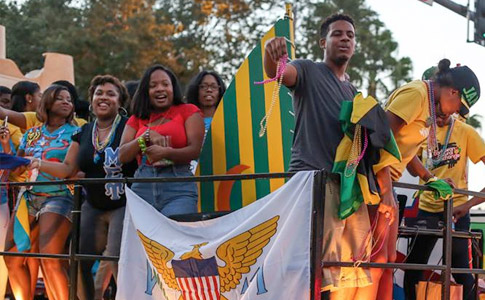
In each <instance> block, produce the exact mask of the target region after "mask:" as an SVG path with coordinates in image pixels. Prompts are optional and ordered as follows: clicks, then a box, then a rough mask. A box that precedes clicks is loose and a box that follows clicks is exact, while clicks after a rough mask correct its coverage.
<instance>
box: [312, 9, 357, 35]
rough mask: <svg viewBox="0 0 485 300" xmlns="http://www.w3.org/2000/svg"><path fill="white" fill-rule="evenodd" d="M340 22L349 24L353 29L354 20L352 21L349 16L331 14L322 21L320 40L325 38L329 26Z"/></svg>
mask: <svg viewBox="0 0 485 300" xmlns="http://www.w3.org/2000/svg"><path fill="white" fill-rule="evenodd" d="M340 20H342V21H347V22H349V23H350V24H352V27H354V29H355V23H354V19H352V17H351V16H349V15H347V14H333V15H331V16H329V17H327V18H326V19H325V20H323V22H322V25H320V38H325V37H326V36H327V34H328V28H329V27H330V24H332V23H333V22H336V21H340Z"/></svg>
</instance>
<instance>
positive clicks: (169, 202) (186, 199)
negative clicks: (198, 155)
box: [131, 164, 198, 216]
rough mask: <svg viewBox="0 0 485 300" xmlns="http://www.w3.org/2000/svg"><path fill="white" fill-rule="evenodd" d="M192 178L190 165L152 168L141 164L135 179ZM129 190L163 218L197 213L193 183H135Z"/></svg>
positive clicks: (195, 189)
mask: <svg viewBox="0 0 485 300" xmlns="http://www.w3.org/2000/svg"><path fill="white" fill-rule="evenodd" d="M186 176H193V174H192V172H191V171H190V165H173V166H168V167H153V166H148V165H145V164H142V165H141V166H139V167H138V169H137V170H136V172H135V178H146V177H162V178H167V177H168V178H173V177H186ZM131 189H132V190H133V192H135V193H136V194H137V195H138V196H140V197H141V198H143V199H144V200H145V201H146V202H148V203H150V204H151V205H152V206H153V207H155V209H156V210H158V211H159V212H161V213H162V214H163V215H165V216H171V215H179V214H189V213H196V212H197V198H198V197H197V183H195V182H135V183H133V184H132V185H131Z"/></svg>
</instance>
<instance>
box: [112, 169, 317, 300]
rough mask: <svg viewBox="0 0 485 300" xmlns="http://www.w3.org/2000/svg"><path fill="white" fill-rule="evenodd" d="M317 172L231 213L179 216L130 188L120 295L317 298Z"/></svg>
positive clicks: (183, 299)
mask: <svg viewBox="0 0 485 300" xmlns="http://www.w3.org/2000/svg"><path fill="white" fill-rule="evenodd" d="M313 176H314V173H313V172H300V173H298V174H296V175H295V176H293V178H292V179H290V180H289V181H288V182H287V183H286V184H285V185H283V186H282V187H281V188H279V189H278V190H276V191H275V192H273V193H271V194H270V195H268V196H266V197H264V198H262V199H260V200H258V201H256V202H254V203H252V204H250V205H248V206H246V207H243V208H241V209H239V210H237V211H235V212H233V213H230V214H228V215H225V216H222V217H219V218H216V219H212V220H208V221H200V222H188V223H184V222H176V221H173V220H171V219H169V218H167V217H165V216H163V215H161V214H160V213H159V212H158V211H156V210H155V209H154V208H153V207H151V206H150V205H149V204H148V203H147V202H145V201H144V200H142V199H141V198H139V197H138V196H137V195H136V194H135V193H133V192H132V191H131V190H130V189H128V188H127V189H126V196H127V205H126V214H125V221H124V228H123V239H122V244H121V254H120V261H119V274H118V292H117V295H116V299H117V300H125V299H130V300H132V299H137V300H138V299H166V300H189V299H201V300H202V299H207V300H209V299H214V300H215V299H230V300H233V299H240V300H249V299H258V300H259V299H261V300H267V299H309V297H310V232H311V211H312V190H313Z"/></svg>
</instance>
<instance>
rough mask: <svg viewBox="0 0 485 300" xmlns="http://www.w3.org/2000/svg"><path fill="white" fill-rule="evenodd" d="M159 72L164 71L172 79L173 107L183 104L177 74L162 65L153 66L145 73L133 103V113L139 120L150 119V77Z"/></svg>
mask: <svg viewBox="0 0 485 300" xmlns="http://www.w3.org/2000/svg"><path fill="white" fill-rule="evenodd" d="M157 70H162V71H164V72H165V73H167V75H168V77H170V81H171V82H172V89H173V103H172V105H180V104H183V102H182V92H181V90H180V84H179V80H178V79H177V76H175V74H174V73H173V72H172V71H171V70H170V69H169V68H167V67H165V66H162V65H160V64H156V65H153V66H151V67H149V68H148V69H146V70H145V73H143V76H142V77H141V80H140V84H139V85H138V89H137V90H136V92H135V96H133V101H132V102H131V112H132V113H133V115H134V116H136V117H137V118H139V119H142V120H147V119H149V118H150V113H151V111H152V106H151V104H150V95H149V94H148V91H149V89H150V77H151V76H152V74H153V72H155V71H157Z"/></svg>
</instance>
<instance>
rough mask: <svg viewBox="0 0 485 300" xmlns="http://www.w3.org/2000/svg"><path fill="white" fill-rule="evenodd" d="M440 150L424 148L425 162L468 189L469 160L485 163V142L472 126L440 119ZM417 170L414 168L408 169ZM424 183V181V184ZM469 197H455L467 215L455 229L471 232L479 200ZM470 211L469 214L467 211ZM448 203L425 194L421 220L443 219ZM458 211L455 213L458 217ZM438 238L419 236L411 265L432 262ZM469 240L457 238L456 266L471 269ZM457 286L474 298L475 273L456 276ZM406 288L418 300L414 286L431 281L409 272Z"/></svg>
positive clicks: (421, 199)
mask: <svg viewBox="0 0 485 300" xmlns="http://www.w3.org/2000/svg"><path fill="white" fill-rule="evenodd" d="M436 121H437V122H436V123H437V125H438V127H437V138H438V149H437V150H436V151H433V152H432V153H431V154H432V156H431V157H429V156H428V151H427V150H428V149H427V148H428V147H427V146H424V147H422V157H421V159H422V162H423V164H424V165H425V166H427V168H428V170H429V171H431V172H432V173H433V174H434V175H435V176H436V177H438V178H445V177H448V178H450V179H452V180H453V182H455V183H456V186H457V188H460V189H468V180H467V161H468V159H470V160H471V161H472V162H473V163H478V162H479V161H482V162H484V163H485V143H484V141H483V140H482V138H481V137H480V135H479V134H478V132H476V131H475V129H473V128H472V127H471V126H470V125H468V124H466V123H464V122H462V121H460V120H458V119H457V120H455V119H454V118H453V117H447V118H441V117H438V118H437V120H436ZM408 170H410V171H411V173H412V171H413V165H410V166H409V167H408ZM420 183H421V184H423V181H422V180H421V182H420ZM467 200H468V197H467V196H466V195H453V206H455V207H457V206H458V210H457V211H460V212H462V211H463V214H460V215H459V216H460V218H458V216H457V218H456V219H455V229H456V230H459V231H469V230H470V215H469V214H468V210H469V208H470V207H471V206H470V205H473V204H474V203H475V202H476V201H477V200H478V199H477V200H474V201H470V202H467ZM465 209H466V211H464V210H465ZM443 211H444V203H443V201H440V200H435V199H434V196H433V194H432V193H431V192H424V193H423V194H421V196H420V197H419V211H418V217H424V218H430V217H431V218H435V219H438V220H443ZM456 214H457V212H456V211H455V215H456ZM436 241H437V238H436V237H432V236H419V237H417V238H416V240H415V241H414V242H413V243H414V247H413V249H411V252H410V253H409V257H408V259H407V262H409V263H422V264H426V263H427V262H428V259H429V256H430V255H431V251H432V250H433V248H434V246H435V244H436ZM467 254H468V240H466V239H453V246H452V259H451V262H452V267H453V268H468V267H469V256H468V255H467ZM453 277H454V278H455V280H456V281H457V283H459V284H462V285H463V299H474V298H475V297H474V296H475V293H474V288H473V285H474V279H473V276H472V275H471V274H453ZM404 278H405V287H407V289H406V295H407V296H409V297H408V299H414V297H415V296H414V286H415V285H416V284H417V283H418V281H419V280H427V278H424V277H423V272H422V271H412V270H407V271H406V272H405V277H404Z"/></svg>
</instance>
